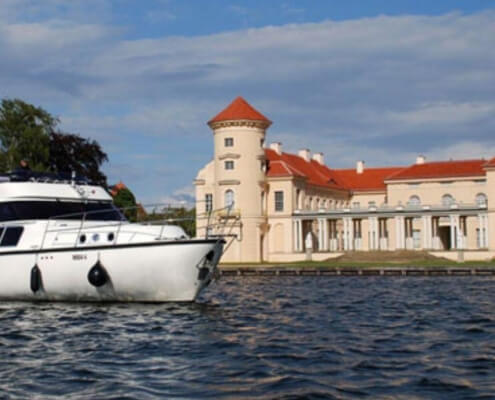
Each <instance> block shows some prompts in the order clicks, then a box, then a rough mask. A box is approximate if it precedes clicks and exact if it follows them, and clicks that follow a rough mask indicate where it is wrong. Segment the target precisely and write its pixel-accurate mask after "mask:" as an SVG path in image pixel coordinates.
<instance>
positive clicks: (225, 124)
mask: <svg viewBox="0 0 495 400" xmlns="http://www.w3.org/2000/svg"><path fill="white" fill-rule="evenodd" d="M271 124H272V123H271V122H270V121H253V120H249V119H239V120H227V121H215V122H209V123H208V125H209V126H210V128H211V129H213V130H215V129H219V128H231V127H243V126H245V127H248V128H258V129H267V128H268V127H269V126H270V125H271Z"/></svg>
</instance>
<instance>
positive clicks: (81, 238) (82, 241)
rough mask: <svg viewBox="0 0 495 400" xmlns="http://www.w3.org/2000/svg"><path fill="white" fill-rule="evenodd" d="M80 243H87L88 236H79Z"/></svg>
mask: <svg viewBox="0 0 495 400" xmlns="http://www.w3.org/2000/svg"><path fill="white" fill-rule="evenodd" d="M79 242H80V243H85V242H86V235H84V234H83V235H81V236H79Z"/></svg>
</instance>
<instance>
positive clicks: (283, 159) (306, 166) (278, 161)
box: [265, 149, 345, 190]
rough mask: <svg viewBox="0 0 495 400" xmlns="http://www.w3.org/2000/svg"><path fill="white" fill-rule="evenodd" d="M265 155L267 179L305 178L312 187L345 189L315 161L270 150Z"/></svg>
mask: <svg viewBox="0 0 495 400" xmlns="http://www.w3.org/2000/svg"><path fill="white" fill-rule="evenodd" d="M265 155H266V158H267V160H268V161H269V166H268V171H267V176H269V177H279V176H299V177H305V178H307V179H308V182H309V183H310V184H312V185H316V186H323V187H327V188H329V189H341V190H345V187H343V186H342V185H341V184H340V183H339V182H337V180H336V179H335V176H334V173H333V171H332V170H330V169H329V168H328V167H326V166H325V165H321V164H320V163H319V162H317V161H315V160H311V161H306V160H304V159H303V158H302V157H299V156H298V155H295V154H289V153H282V154H278V153H277V152H275V151H274V150H272V149H265Z"/></svg>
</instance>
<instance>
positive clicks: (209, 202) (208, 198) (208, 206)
mask: <svg viewBox="0 0 495 400" xmlns="http://www.w3.org/2000/svg"><path fill="white" fill-rule="evenodd" d="M212 209H213V195H212V194H211V193H206V194H205V211H206V212H211V210H212Z"/></svg>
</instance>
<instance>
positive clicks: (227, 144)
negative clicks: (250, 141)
mask: <svg viewBox="0 0 495 400" xmlns="http://www.w3.org/2000/svg"><path fill="white" fill-rule="evenodd" d="M224 143H225V147H232V146H233V145H234V138H231V137H227V138H225V139H224Z"/></svg>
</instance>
